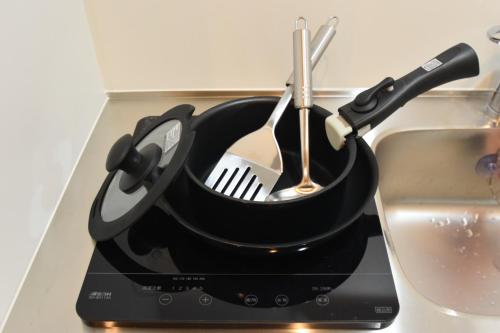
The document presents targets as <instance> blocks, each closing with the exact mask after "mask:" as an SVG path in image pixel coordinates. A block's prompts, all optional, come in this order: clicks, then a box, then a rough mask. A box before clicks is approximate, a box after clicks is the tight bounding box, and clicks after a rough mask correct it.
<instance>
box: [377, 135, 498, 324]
mask: <svg viewBox="0 0 500 333" xmlns="http://www.w3.org/2000/svg"><path fill="white" fill-rule="evenodd" d="M499 151H500V129H498V128H482V129H446V130H416V131H407V132H399V133H395V134H391V135H388V136H386V137H384V138H383V139H382V140H380V141H379V143H378V144H377V145H376V156H377V160H378V162H379V166H380V187H379V195H380V202H381V205H382V207H381V208H382V210H383V214H384V216H385V221H386V224H387V225H386V226H385V227H386V230H387V231H388V233H387V237H388V241H389V244H390V247H391V249H392V251H393V252H394V254H395V256H396V258H397V260H398V262H399V264H400V266H401V268H402V271H403V272H404V275H405V276H406V278H407V279H408V280H409V282H410V283H411V284H412V285H413V287H414V288H415V289H416V290H417V291H418V292H419V293H420V294H421V295H423V296H424V297H426V298H427V299H428V300H430V301H432V302H434V303H435V304H437V305H439V306H442V307H444V308H446V309H451V310H454V311H456V312H462V313H469V314H478V315H489V316H500V172H498V171H499V170H500V165H498V167H499V169H498V170H496V171H495V170H494V169H495V165H494V164H490V165H489V169H488V166H486V167H485V165H484V162H485V161H489V163H491V160H492V159H491V157H492V156H495V157H496V154H497V153H498V152H499ZM485 156H486V157H485ZM480 161H481V162H480ZM478 163H479V166H478Z"/></svg>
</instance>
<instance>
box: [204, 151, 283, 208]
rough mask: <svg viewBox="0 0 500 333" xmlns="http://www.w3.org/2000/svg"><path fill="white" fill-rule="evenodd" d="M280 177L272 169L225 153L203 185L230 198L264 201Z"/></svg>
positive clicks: (278, 173)
mask: <svg viewBox="0 0 500 333" xmlns="http://www.w3.org/2000/svg"><path fill="white" fill-rule="evenodd" d="M280 175H281V172H277V171H276V170H274V169H270V168H266V167H264V166H262V165H260V164H257V163H254V162H252V161H250V160H246V159H244V158H242V157H241V156H238V155H234V154H232V153H230V152H226V153H225V154H224V156H223V157H222V159H221V160H220V161H219V163H217V165H216V167H215V169H214V170H213V171H212V173H211V174H210V176H209V177H208V179H207V180H206V182H205V185H207V186H209V187H210V188H212V189H213V190H215V191H217V192H220V193H222V194H225V195H228V196H230V197H234V198H240V199H245V200H253V201H264V199H265V198H266V197H267V195H268V194H269V193H271V190H272V189H273V187H274V185H275V184H276V182H277V181H278V179H279V177H280Z"/></svg>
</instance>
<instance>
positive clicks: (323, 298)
mask: <svg viewBox="0 0 500 333" xmlns="http://www.w3.org/2000/svg"><path fill="white" fill-rule="evenodd" d="M316 304H318V305H319V306H326V305H328V304H330V297H328V295H318V296H316Z"/></svg>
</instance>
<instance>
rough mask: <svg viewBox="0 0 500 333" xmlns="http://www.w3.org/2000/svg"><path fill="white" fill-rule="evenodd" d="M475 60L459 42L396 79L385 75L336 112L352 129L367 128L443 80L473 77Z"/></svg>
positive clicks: (472, 53) (477, 70)
mask: <svg viewBox="0 0 500 333" xmlns="http://www.w3.org/2000/svg"><path fill="white" fill-rule="evenodd" d="M478 74H479V61H478V58H477V55H476V52H475V51H474V49H472V48H471V47H470V46H469V45H467V44H464V43H460V44H457V45H455V46H453V47H451V48H449V49H448V50H446V51H444V52H443V53H441V54H439V55H438V56H436V57H435V58H433V59H432V60H430V61H428V62H426V63H425V64H423V65H422V66H420V67H418V68H417V69H415V70H414V71H412V72H410V73H408V74H406V75H405V76H403V77H402V78H400V79H399V80H396V81H394V79H392V78H385V79H384V80H382V81H381V82H380V83H379V84H377V85H376V86H374V87H372V88H370V89H368V90H366V91H364V92H362V93H360V94H359V95H357V96H356V98H355V99H354V101H352V102H351V103H348V104H346V105H344V106H342V107H341V108H340V109H339V114H340V115H341V116H342V117H343V118H344V119H345V120H346V121H347V122H348V123H349V125H350V126H351V127H352V129H353V131H354V132H358V131H360V130H361V129H363V128H365V129H366V130H369V129H371V128H373V127H375V126H377V125H378V124H380V123H381V122H382V121H383V120H385V119H386V118H387V117H389V116H390V115H391V114H392V113H394V111H396V110H397V109H399V108H400V107H402V106H403V105H405V103H406V102H408V101H409V100H411V99H413V98H415V97H417V96H418V95H420V94H421V93H423V92H425V91H428V90H430V89H432V88H435V87H437V86H439V85H442V84H444V83H447V82H450V81H454V80H458V79H463V78H467V77H472V76H476V75H478Z"/></svg>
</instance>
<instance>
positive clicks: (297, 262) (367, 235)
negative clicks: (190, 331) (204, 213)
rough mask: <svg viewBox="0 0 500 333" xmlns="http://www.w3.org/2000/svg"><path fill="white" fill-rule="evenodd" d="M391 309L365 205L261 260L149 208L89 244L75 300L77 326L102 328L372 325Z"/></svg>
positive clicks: (388, 282)
mask: <svg viewBox="0 0 500 333" xmlns="http://www.w3.org/2000/svg"><path fill="white" fill-rule="evenodd" d="M398 310H399V304H398V300H397V296H396V290H395V288H394V282H393V278H392V274H391V269H390V266H389V261H388V257H387V251H386V247H385V243H384V239H383V236H382V232H381V229H380V222H379V219H378V216H377V215H376V210H375V207H374V205H371V207H369V209H367V211H366V212H365V214H364V215H362V217H360V218H359V219H358V221H356V223H354V224H353V225H352V226H351V227H349V229H348V230H346V231H344V232H343V233H342V234H340V235H338V236H337V237H336V238H334V239H332V240H331V241H329V242H328V243H325V244H324V245H322V246H321V247H319V248H315V249H311V250H307V251H303V253H297V254H293V255H288V256H273V255H270V256H269V257H266V258H263V257H248V256H239V255H235V254H232V253H230V252H227V251H224V250H218V249H215V248H213V247H211V246H209V245H206V244H204V243H203V242H201V241H200V240H198V239H195V238H193V237H192V236H191V235H189V234H187V233H186V232H185V231H184V230H183V229H181V227H179V226H178V225H177V224H176V222H175V221H173V220H170V219H169V217H167V216H165V215H164V214H163V213H161V212H160V211H159V210H154V209H153V210H151V211H150V212H149V213H148V214H147V215H146V216H145V217H144V219H143V221H141V223H137V224H136V225H135V226H134V227H132V228H131V229H129V230H128V231H126V232H124V233H122V234H121V235H120V236H118V237H116V238H115V239H113V240H110V241H106V242H98V243H97V244H96V248H95V251H94V253H93V255H92V259H91V262H90V265H89V268H88V271H87V274H86V276H85V280H84V282H83V286H82V289H81V292H80V295H79V297H78V302H77V312H78V314H79V315H80V317H81V318H82V319H83V320H84V321H85V322H86V323H87V324H89V325H96V326H107V327H109V326H173V325H184V324H186V325H220V326H224V325H257V326H261V325H262V326H268V325H269V326H274V325H278V326H282V325H284V326H290V325H291V326H292V327H293V325H297V324H300V325H305V326H311V327H314V326H327V327H353V328H354V327H366V328H381V327H385V326H387V325H389V324H390V323H391V322H392V321H393V319H394V318H395V316H396V315H397V313H398ZM302 327H303V326H302Z"/></svg>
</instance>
